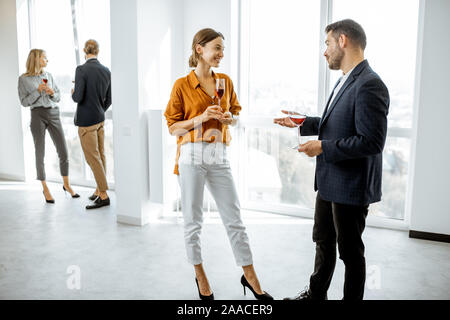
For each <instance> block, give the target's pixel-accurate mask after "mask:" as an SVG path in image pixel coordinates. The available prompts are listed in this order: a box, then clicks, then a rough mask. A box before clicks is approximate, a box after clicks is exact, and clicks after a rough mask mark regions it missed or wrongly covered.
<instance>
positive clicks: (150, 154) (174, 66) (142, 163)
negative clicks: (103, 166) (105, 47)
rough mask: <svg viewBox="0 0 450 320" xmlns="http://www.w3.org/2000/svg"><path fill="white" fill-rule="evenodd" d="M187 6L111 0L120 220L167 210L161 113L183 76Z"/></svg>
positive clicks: (168, 0)
mask: <svg viewBox="0 0 450 320" xmlns="http://www.w3.org/2000/svg"><path fill="white" fill-rule="evenodd" d="M182 8H183V6H182V1H181V0H153V1H147V0H130V1H123V0H111V72H112V99H113V104H112V110H113V125H114V169H115V186H116V201H117V221H118V222H122V223H127V224H133V225H144V224H146V223H148V222H151V220H152V219H155V218H158V217H159V216H160V214H161V213H162V210H163V208H164V206H163V204H164V199H165V195H164V191H163V190H164V188H166V187H165V184H164V175H163V174H162V172H161V170H163V168H165V166H164V165H163V164H164V160H165V158H164V152H163V151H164V149H165V143H164V140H163V139H164V137H165V136H166V135H167V126H166V125H165V122H163V119H162V112H163V110H164V109H165V107H166V104H167V101H168V99H169V95H170V90H171V88H172V85H173V83H174V81H175V78H176V77H179V76H181V74H182V72H181V70H180V69H181V64H180V61H181V60H182V55H183V53H182V48H183V38H182V28H183V25H182V19H180V17H182ZM173 139H175V138H173ZM172 158H173V159H174V158H175V154H174V155H173V157H172ZM171 165H172V164H171ZM164 170H165V169H164ZM166 171H167V170H166Z"/></svg>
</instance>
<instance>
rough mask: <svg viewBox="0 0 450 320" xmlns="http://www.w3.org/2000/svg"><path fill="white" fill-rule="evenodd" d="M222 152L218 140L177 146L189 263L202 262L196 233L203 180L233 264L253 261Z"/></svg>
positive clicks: (201, 218)
mask: <svg viewBox="0 0 450 320" xmlns="http://www.w3.org/2000/svg"><path fill="white" fill-rule="evenodd" d="M226 152H227V151H226V146H225V145H224V144H222V143H207V142H196V143H187V144H184V145H182V146H181V151H180V159H179V161H178V165H179V166H178V170H179V176H178V182H179V184H180V188H181V209H182V211H183V217H184V240H185V245H186V253H187V258H188V261H189V262H190V263H191V264H193V265H197V264H200V263H202V255H201V246H200V233H201V229H202V222H203V210H202V207H203V192H204V188H205V184H206V186H207V188H208V190H209V191H210V193H211V195H212V196H213V198H214V200H215V201H216V204H217V208H218V210H219V214H220V217H221V219H222V222H223V224H224V226H225V229H226V232H227V234H228V238H229V240H230V243H231V248H232V250H233V254H234V258H235V260H236V264H237V265H238V266H247V265H251V264H253V259H252V253H251V251H250V244H249V240H248V236H247V233H246V232H245V227H244V225H243V223H242V220H241V212H240V204H239V198H238V195H237V191H236V187H235V185H234V181H233V176H232V175H231V168H230V163H229V161H228V159H227V155H226Z"/></svg>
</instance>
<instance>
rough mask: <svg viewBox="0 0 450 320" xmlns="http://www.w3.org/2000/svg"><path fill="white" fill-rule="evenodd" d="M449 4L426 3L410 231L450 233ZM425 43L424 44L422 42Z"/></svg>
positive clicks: (423, 6) (443, 1) (442, 1)
mask: <svg viewBox="0 0 450 320" xmlns="http://www.w3.org/2000/svg"><path fill="white" fill-rule="evenodd" d="M449 17H450V1H448V0H433V1H424V0H422V1H421V16H420V21H419V24H420V28H421V29H420V30H419V50H418V56H417V59H418V60H417V61H418V64H417V66H418V69H417V76H418V77H417V82H416V99H415V100H416V106H415V107H416V110H415V111H416V112H415V126H416V127H417V130H416V137H415V143H414V144H413V150H412V159H413V161H412V163H411V169H410V170H411V171H410V172H411V179H410V183H411V187H412V189H411V192H410V197H409V201H408V209H409V212H410V229H411V230H414V231H421V232H429V233H437V234H446V235H449V234H450V205H449V201H448V199H449V194H450V142H449V137H450V135H449V119H450V98H449V89H450V84H449V75H450V64H449V63H448V53H449V52H450V42H449V41H447V39H448V38H449V36H448V32H449V30H450V19H449ZM421 42H422V43H421Z"/></svg>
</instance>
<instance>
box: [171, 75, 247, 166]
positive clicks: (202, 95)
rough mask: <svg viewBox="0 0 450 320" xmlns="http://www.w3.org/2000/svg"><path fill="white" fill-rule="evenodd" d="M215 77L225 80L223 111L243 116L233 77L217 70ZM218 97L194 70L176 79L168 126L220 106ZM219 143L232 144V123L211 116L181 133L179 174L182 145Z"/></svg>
mask: <svg viewBox="0 0 450 320" xmlns="http://www.w3.org/2000/svg"><path fill="white" fill-rule="evenodd" d="M213 77H215V78H219V79H222V78H223V79H225V92H224V95H223V96H222V99H220V106H221V107H222V110H223V112H226V111H229V112H231V113H232V114H233V115H234V116H237V115H239V112H240V111H241V109H242V107H241V106H240V104H239V101H238V99H237V97H236V93H235V92H234V88H233V82H232V81H231V79H230V77H228V76H227V75H226V74H224V73H217V74H216V73H214V72H213ZM217 104H218V99H217V97H210V96H209V95H208V94H207V93H206V91H205V90H204V89H203V88H202V87H201V86H200V82H199V81H198V79H197V76H196V74H195V72H194V70H192V71H191V72H190V73H189V74H188V75H187V76H186V77H183V78H180V79H178V80H177V81H175V84H174V85H173V88H172V93H171V94H170V100H169V103H168V104H167V108H166V112H165V113H164V116H165V117H166V120H167V126H168V127H170V126H171V125H173V124H174V123H175V122H178V121H184V120H189V119H192V118H194V117H196V116H199V115H201V114H202V113H203V112H204V111H205V110H206V108H208V107H209V106H212V105H217ZM199 141H204V142H209V143H212V142H217V141H221V142H223V143H225V144H226V145H229V144H230V141H231V136H230V130H229V128H228V125H225V124H222V123H221V122H220V121H219V120H216V119H211V120H208V121H206V122H203V123H202V126H201V129H200V128H199V127H198V128H195V129H191V130H190V131H188V132H186V133H185V134H184V135H181V136H179V137H178V139H177V145H178V148H177V155H176V160H175V170H174V173H175V174H179V172H178V159H179V157H180V147H181V145H182V144H185V143H188V142H199Z"/></svg>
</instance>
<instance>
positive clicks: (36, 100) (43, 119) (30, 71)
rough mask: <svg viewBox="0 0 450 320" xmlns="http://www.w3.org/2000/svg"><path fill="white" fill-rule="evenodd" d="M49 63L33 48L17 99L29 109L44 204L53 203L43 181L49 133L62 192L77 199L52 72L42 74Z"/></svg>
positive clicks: (20, 78) (57, 93)
mask: <svg viewBox="0 0 450 320" xmlns="http://www.w3.org/2000/svg"><path fill="white" fill-rule="evenodd" d="M47 63H48V60H47V55H46V53H45V51H44V50H41V49H32V50H31V51H30V53H29V54H28V59H27V65H26V67H27V71H26V72H25V73H24V74H22V75H21V76H20V77H19V84H18V90H19V98H20V103H21V104H22V105H23V106H24V107H30V109H31V122H30V129H31V134H32V135H33V140H34V147H35V156H36V171H37V179H38V180H40V181H41V183H42V187H43V193H44V196H45V201H46V202H47V203H55V200H54V199H53V197H52V195H51V193H50V190H49V189H48V186H47V183H46V181H45V179H46V175H45V165H44V155H45V132H46V131H48V132H49V133H50V137H51V138H52V141H53V144H54V145H55V147H56V152H57V153H58V158H59V169H60V173H61V176H62V177H63V183H64V185H63V189H64V191H67V192H69V193H70V194H71V196H72V198H78V197H80V196H79V195H78V194H77V193H75V192H74V191H73V190H72V188H71V186H70V184H69V157H68V152H67V145H66V140H65V137H64V131H63V128H62V124H61V119H60V116H59V107H58V104H57V103H58V102H59V101H60V92H59V89H58V87H57V85H56V83H55V81H54V80H53V76H52V75H51V73H49V72H47V71H44V68H45V67H46V66H47Z"/></svg>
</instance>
